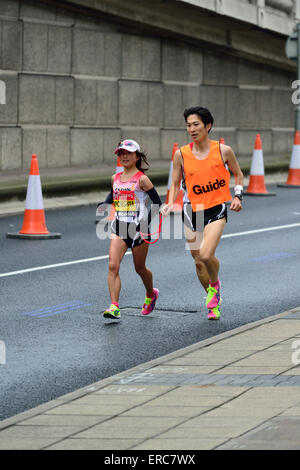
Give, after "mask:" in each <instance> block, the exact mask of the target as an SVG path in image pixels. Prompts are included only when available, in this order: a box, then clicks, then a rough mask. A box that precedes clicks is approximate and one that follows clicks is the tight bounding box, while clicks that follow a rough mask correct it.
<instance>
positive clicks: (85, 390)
mask: <svg viewBox="0 0 300 470" xmlns="http://www.w3.org/2000/svg"><path fill="white" fill-rule="evenodd" d="M299 310H300V307H296V308H293V309H291V310H287V311H285V312H281V313H279V314H276V315H273V316H271V317H268V318H264V319H262V320H257V321H255V322H251V323H247V324H246V325H242V326H240V327H238V328H235V329H233V330H230V331H226V332H224V333H221V334H219V335H216V336H213V337H211V338H207V339H205V340H203V341H200V342H199V343H194V344H192V345H190V346H186V347H184V348H181V349H178V350H176V351H173V352H171V353H169V354H166V355H164V356H161V357H159V358H156V359H153V360H152V361H148V362H146V363H144V364H140V365H138V366H135V367H133V368H130V369H128V370H126V371H123V372H120V373H118V374H115V375H113V376H111V377H107V378H105V379H102V380H99V381H98V382H94V383H92V384H90V385H87V386H85V387H82V388H80V389H78V390H75V391H74V392H70V393H68V394H66V395H63V396H61V397H59V398H56V399H54V400H51V401H49V402H47V403H44V404H42V405H39V406H37V407H35V408H32V409H30V410H27V411H24V412H23V413H19V414H17V415H15V416H12V417H10V418H7V419H5V420H3V421H0V430H2V429H5V428H8V427H10V426H13V425H15V424H18V423H19V422H21V421H24V420H26V419H29V418H32V417H33V416H37V415H39V414H42V413H45V412H47V411H49V410H51V409H52V408H55V407H57V406H59V405H62V404H65V403H69V402H71V401H73V400H76V399H78V398H80V397H83V396H85V395H88V394H89V393H92V392H95V391H96V390H100V389H101V388H104V387H106V386H107V385H110V384H112V383H113V382H116V381H117V380H120V379H123V378H124V377H126V376H129V375H132V374H134V373H137V372H139V373H141V372H145V371H147V370H148V369H151V368H153V367H155V366H158V365H159V364H161V363H162V362H166V361H170V360H172V359H175V358H178V357H180V356H183V355H186V354H188V353H191V352H193V351H195V350H198V349H202V348H205V347H206V346H208V345H211V344H214V343H217V342H218V341H221V340H223V339H225V338H229V337H232V336H237V335H239V334H241V333H244V332H245V331H248V330H251V329H254V328H256V327H257V326H260V325H263V324H267V323H272V322H274V321H276V320H280V319H281V318H283V317H285V316H286V315H288V314H290V313H294V312H295V311H299Z"/></svg>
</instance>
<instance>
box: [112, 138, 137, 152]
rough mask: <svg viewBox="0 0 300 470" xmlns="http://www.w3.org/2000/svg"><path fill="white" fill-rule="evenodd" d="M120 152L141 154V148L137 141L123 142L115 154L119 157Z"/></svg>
mask: <svg viewBox="0 0 300 470" xmlns="http://www.w3.org/2000/svg"><path fill="white" fill-rule="evenodd" d="M120 150H128V152H140V151H141V148H140V146H139V144H138V143H137V142H136V141H135V140H123V142H120V143H119V145H118V148H116V150H115V154H116V155H117V154H118V153H119V152H120Z"/></svg>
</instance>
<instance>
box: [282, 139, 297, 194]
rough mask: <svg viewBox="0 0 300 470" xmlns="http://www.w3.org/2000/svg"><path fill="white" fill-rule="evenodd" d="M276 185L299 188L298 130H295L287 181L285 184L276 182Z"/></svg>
mask: <svg viewBox="0 0 300 470" xmlns="http://www.w3.org/2000/svg"><path fill="white" fill-rule="evenodd" d="M277 186H281V187H284V188H300V131H296V132H295V137H294V145H293V150H292V156H291V161H290V167H289V173H288V178H287V181H286V183H285V184H278V185H277Z"/></svg>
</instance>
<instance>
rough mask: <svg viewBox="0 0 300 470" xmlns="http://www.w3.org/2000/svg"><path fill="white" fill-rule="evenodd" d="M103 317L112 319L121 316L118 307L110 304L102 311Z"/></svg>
mask: <svg viewBox="0 0 300 470" xmlns="http://www.w3.org/2000/svg"><path fill="white" fill-rule="evenodd" d="M103 317H104V318H113V319H117V320H118V319H119V318H121V312H120V309H119V308H118V307H117V306H116V305H114V304H111V305H110V307H108V308H107V309H106V310H105V312H103Z"/></svg>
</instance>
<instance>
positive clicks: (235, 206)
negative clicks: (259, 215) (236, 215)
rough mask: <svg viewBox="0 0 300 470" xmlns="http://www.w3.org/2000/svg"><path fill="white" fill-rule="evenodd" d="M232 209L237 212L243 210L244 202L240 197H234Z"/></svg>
mask: <svg viewBox="0 0 300 470" xmlns="http://www.w3.org/2000/svg"><path fill="white" fill-rule="evenodd" d="M230 209H231V210H232V211H235V212H240V211H241V210H242V209H243V205H242V201H241V200H240V199H239V198H238V197H234V198H233V200H232V202H231V205H230Z"/></svg>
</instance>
